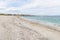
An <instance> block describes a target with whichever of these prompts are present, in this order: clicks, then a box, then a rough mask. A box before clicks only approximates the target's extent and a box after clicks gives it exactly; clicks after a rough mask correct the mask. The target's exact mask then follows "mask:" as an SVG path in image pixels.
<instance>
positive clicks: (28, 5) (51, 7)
mask: <svg viewBox="0 0 60 40" xmlns="http://www.w3.org/2000/svg"><path fill="white" fill-rule="evenodd" d="M0 13H13V14H14V13H21V14H34V15H60V0H0Z"/></svg>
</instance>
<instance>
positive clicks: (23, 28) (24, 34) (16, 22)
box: [0, 16, 60, 40]
mask: <svg viewBox="0 0 60 40" xmlns="http://www.w3.org/2000/svg"><path fill="white" fill-rule="evenodd" d="M0 40H60V32H59V31H56V30H53V29H50V28H48V27H46V26H44V25H40V24H37V23H33V22H30V21H27V20H25V19H22V18H20V17H16V16H0Z"/></svg>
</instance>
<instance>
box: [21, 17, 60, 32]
mask: <svg viewBox="0 0 60 40" xmlns="http://www.w3.org/2000/svg"><path fill="white" fill-rule="evenodd" d="M21 18H22V19H25V20H27V21H30V22H33V23H37V24H41V25H45V26H48V27H49V28H52V29H55V30H58V31H60V25H59V24H53V23H48V22H43V21H36V20H31V19H28V18H24V17H21Z"/></svg>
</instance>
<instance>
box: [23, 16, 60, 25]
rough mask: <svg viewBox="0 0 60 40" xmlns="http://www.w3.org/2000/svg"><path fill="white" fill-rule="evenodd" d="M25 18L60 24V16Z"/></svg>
mask: <svg viewBox="0 0 60 40" xmlns="http://www.w3.org/2000/svg"><path fill="white" fill-rule="evenodd" d="M23 17H24V18H27V19H31V20H34V21H43V22H49V23H55V24H60V16H23Z"/></svg>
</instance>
